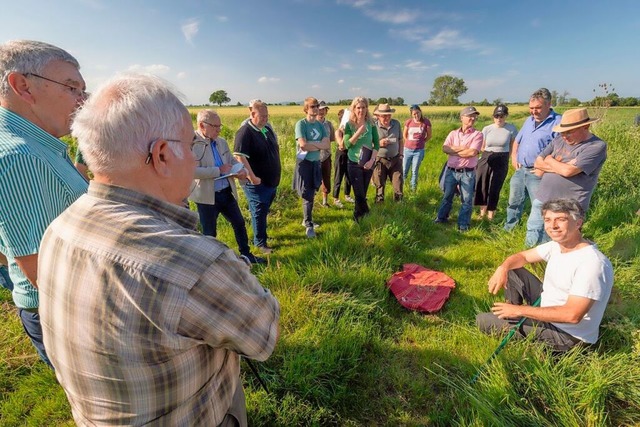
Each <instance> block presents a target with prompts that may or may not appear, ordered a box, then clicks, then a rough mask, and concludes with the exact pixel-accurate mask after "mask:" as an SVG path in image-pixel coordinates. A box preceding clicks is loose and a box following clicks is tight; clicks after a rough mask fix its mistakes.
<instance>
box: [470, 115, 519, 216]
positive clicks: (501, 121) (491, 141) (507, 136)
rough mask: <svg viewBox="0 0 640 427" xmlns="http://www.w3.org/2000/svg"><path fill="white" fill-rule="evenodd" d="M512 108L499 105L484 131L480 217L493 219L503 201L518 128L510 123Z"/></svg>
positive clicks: (478, 175)
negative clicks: (500, 202)
mask: <svg viewBox="0 0 640 427" xmlns="http://www.w3.org/2000/svg"><path fill="white" fill-rule="evenodd" d="M508 115H509V108H507V106H506V105H504V104H499V105H497V106H496V108H495V109H494V110H493V124H491V125H489V126H485V127H484V128H483V129H482V135H483V137H484V143H483V147H482V157H481V158H480V160H479V161H478V167H477V168H476V194H475V199H474V204H475V205H476V206H480V218H481V219H484V218H485V217H486V218H487V219H488V220H489V221H492V220H493V216H494V215H495V213H496V207H497V206H498V200H499V198H500V190H502V184H504V180H505V178H506V177H507V172H508V171H509V151H510V150H511V146H512V145H513V141H514V140H515V138H516V135H517V134H518V129H516V127H515V126H514V125H512V124H511V123H507V116H508Z"/></svg>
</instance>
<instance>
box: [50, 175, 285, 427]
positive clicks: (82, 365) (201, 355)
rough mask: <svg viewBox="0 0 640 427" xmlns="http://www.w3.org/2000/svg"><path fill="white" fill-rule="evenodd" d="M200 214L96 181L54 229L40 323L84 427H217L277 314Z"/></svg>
mask: <svg viewBox="0 0 640 427" xmlns="http://www.w3.org/2000/svg"><path fill="white" fill-rule="evenodd" d="M197 221H198V216H197V214H196V213H194V212H191V211H189V210H188V209H185V208H182V207H180V206H176V205H173V204H170V203H166V202H163V201H161V200H158V199H155V198H153V197H151V196H148V195H144V194H141V193H137V192H135V191H133V190H129V189H125V188H121V187H116V186H110V185H105V184H100V183H96V182H95V181H92V182H91V184H90V186H89V192H88V194H85V195H83V196H82V197H80V198H79V199H78V200H77V201H76V202H75V203H74V204H73V205H71V206H70V207H69V209H67V210H66V211H65V212H64V213H63V214H62V215H60V216H59V217H58V218H57V219H56V220H55V221H54V222H53V223H52V224H51V226H50V227H49V228H48V229H47V231H46V233H45V235H44V237H43V239H42V246H41V248H40V259H39V271H40V294H41V307H40V316H41V323H42V329H43V337H44V344H45V347H46V348H47V354H48V356H49V358H50V359H51V361H52V362H53V365H54V366H55V367H56V375H57V377H58V380H59V381H60V384H61V385H62V387H63V388H64V390H65V392H66V394H67V397H68V399H69V402H70V403H71V409H72V412H73V417H74V419H75V421H76V423H77V424H78V425H97V424H100V425H124V424H126V425H149V424H153V425H171V426H193V425H207V426H215V425H218V424H219V423H220V422H221V421H222V418H223V417H224V415H225V413H226V411H227V410H228V409H229V406H230V404H231V401H232V398H233V395H234V392H235V390H236V388H237V387H239V386H240V378H239V374H240V360H239V357H238V355H239V354H240V355H245V356H247V357H249V358H252V359H256V360H265V359H266V358H267V357H268V356H269V355H270V354H271V352H272V351H273V349H274V347H275V344H276V339H277V334H278V322H279V315H280V310H279V305H278V302H277V300H276V299H275V298H274V297H273V295H271V293H270V292H269V291H268V290H266V289H264V288H263V287H262V286H261V285H260V283H258V280H257V279H256V278H255V277H254V276H253V275H252V274H251V272H250V270H249V267H248V266H247V265H245V264H244V263H243V262H241V261H240V260H239V259H238V257H237V256H236V255H235V254H234V252H233V251H232V250H230V249H229V248H228V247H226V246H225V245H224V244H223V243H221V242H219V241H218V240H216V239H213V238H211V237H208V236H203V235H202V234H201V233H199V232H197V231H196V229H195V227H196V224H197Z"/></svg>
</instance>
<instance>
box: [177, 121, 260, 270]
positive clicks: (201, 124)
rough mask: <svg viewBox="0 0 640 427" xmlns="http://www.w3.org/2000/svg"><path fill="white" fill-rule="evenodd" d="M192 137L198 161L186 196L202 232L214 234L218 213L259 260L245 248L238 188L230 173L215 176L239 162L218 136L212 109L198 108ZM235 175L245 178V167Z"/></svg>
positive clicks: (242, 251) (247, 254)
mask: <svg viewBox="0 0 640 427" xmlns="http://www.w3.org/2000/svg"><path fill="white" fill-rule="evenodd" d="M196 126H197V127H198V130H197V131H196V139H195V141H197V142H198V143H199V144H197V145H195V146H194V150H196V151H195V154H196V157H197V159H198V165H197V167H196V180H195V188H194V189H193V191H192V192H191V195H190V196H189V200H191V201H192V202H194V203H195V204H196V207H197V208H198V215H199V216H200V224H201V225H202V234H204V235H206V236H213V237H217V235H218V215H220V214H222V216H223V217H225V218H226V219H227V221H229V223H230V224H231V227H232V228H233V233H234V234H235V237H236V242H237V243H238V250H239V251H240V254H241V255H242V256H244V257H245V258H246V259H247V260H248V261H249V262H250V263H252V264H257V263H260V264H263V263H265V262H266V260H265V259H264V258H260V257H257V256H255V255H253V254H252V253H251V251H250V249H249V237H248V236H247V226H246V225H245V223H244V218H243V217H242V213H241V212H240V207H239V206H238V201H237V199H238V191H237V190H236V184H235V182H234V177H229V178H222V179H216V178H219V177H220V176H222V175H226V174H229V173H230V172H231V168H232V167H233V166H234V165H236V164H239V162H238V161H237V160H236V158H235V157H233V155H232V154H231V151H230V150H229V145H228V144H227V141H226V140H225V139H224V138H222V137H220V129H221V128H222V121H221V120H220V116H219V115H218V113H216V112H215V111H213V110H200V111H198V116H197V118H196ZM236 177H237V178H238V179H240V180H244V179H246V178H247V171H246V170H245V169H242V170H241V171H240V172H238V174H237V175H236Z"/></svg>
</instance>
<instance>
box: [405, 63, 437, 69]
mask: <svg viewBox="0 0 640 427" xmlns="http://www.w3.org/2000/svg"><path fill="white" fill-rule="evenodd" d="M437 66H438V64H432V65H428V64H425V63H423V62H422V61H405V63H404V67H406V68H408V69H409V70H412V71H424V70H428V69H430V68H435V67H437Z"/></svg>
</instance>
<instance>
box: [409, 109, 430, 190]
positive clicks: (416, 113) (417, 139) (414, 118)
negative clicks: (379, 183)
mask: <svg viewBox="0 0 640 427" xmlns="http://www.w3.org/2000/svg"><path fill="white" fill-rule="evenodd" d="M409 110H410V111H411V118H410V119H409V120H407V122H406V123H405V124H404V135H403V136H404V152H403V154H404V158H403V162H402V170H403V172H404V180H405V182H406V181H407V176H409V168H411V182H410V183H409V185H410V186H411V190H412V191H416V188H417V187H418V170H419V169H420V163H422V159H424V146H425V144H426V142H427V141H428V140H430V139H431V122H430V121H429V119H427V118H426V117H424V116H423V115H422V110H421V109H420V106H418V105H417V104H414V105H412V106H411V108H410V109H409Z"/></svg>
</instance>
